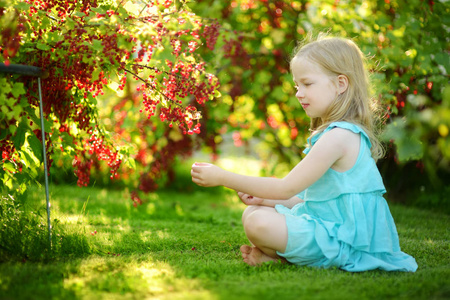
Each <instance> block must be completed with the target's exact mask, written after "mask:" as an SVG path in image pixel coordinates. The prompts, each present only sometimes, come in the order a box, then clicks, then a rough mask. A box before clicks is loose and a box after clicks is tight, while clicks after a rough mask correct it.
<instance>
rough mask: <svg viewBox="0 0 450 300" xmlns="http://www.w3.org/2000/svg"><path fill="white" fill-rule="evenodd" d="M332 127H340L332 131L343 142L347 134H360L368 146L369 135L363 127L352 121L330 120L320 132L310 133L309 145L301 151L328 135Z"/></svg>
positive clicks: (307, 149)
mask: <svg viewBox="0 0 450 300" xmlns="http://www.w3.org/2000/svg"><path fill="white" fill-rule="evenodd" d="M333 129H341V130H335V131H333V133H336V134H337V135H339V138H342V142H344V143H345V140H344V139H345V137H346V136H348V137H349V138H351V136H352V135H354V134H358V135H361V138H364V139H365V140H366V141H367V142H368V145H369V147H370V139H369V136H368V135H367V134H366V132H365V131H364V129H363V128H362V127H361V126H360V125H358V124H354V123H350V122H346V121H339V122H332V123H330V124H329V125H328V126H327V127H326V128H325V129H323V130H322V131H320V132H313V133H312V135H311V136H310V137H309V138H308V140H307V142H308V145H309V147H308V148H306V149H305V151H303V152H304V153H305V154H307V153H308V152H309V150H310V149H311V147H312V146H313V145H314V144H315V143H316V142H317V141H318V140H319V139H320V138H321V137H322V136H324V135H327V136H330V135H331V134H332V133H331V132H330V131H331V130H333Z"/></svg>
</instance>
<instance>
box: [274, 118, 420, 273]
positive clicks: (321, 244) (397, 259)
mask: <svg viewBox="0 0 450 300" xmlns="http://www.w3.org/2000/svg"><path fill="white" fill-rule="evenodd" d="M336 127H339V128H344V129H347V130H351V131H352V132H354V133H359V134H360V135H361V144H360V150H359V155H358V158H357V161H356V163H355V165H354V166H353V167H352V168H351V169H350V170H348V171H345V172H338V171H335V170H333V169H331V168H330V169H328V170H327V172H326V173H325V174H324V175H323V176H322V177H321V178H320V179H319V180H317V181H316V182H315V183H314V184H312V185H311V186H310V187H308V188H307V189H306V190H304V191H303V192H301V193H300V194H299V195H298V197H300V198H301V199H303V200H304V201H305V202H303V203H299V204H297V205H295V206H294V207H293V208H292V209H289V208H287V207H285V206H283V205H276V206H275V209H276V210H277V211H278V212H279V213H281V214H284V215H285V217H286V225H287V229H288V242H287V245H286V250H285V252H284V253H281V252H278V255H280V256H281V257H284V258H286V260H287V261H289V262H291V263H293V264H296V265H306V266H315V267H323V268H329V267H333V266H335V267H338V268H340V269H343V270H346V271H350V272H361V271H367V270H373V269H381V270H385V271H406V272H415V271H416V270H417V263H416V261H415V259H414V258H413V257H411V256H410V255H408V254H406V253H404V252H402V251H401V250H400V245H399V240H398V234H397V229H396V227H395V223H394V220H393V218H392V215H391V213H390V211H389V207H388V205H387V203H386V200H385V199H384V198H383V194H384V193H385V192H386V190H385V187H384V184H383V180H382V178H381V175H380V173H379V171H378V168H377V166H376V164H375V161H374V160H373V158H372V155H371V152H370V147H371V143H370V140H369V137H368V136H367V134H366V133H365V132H364V131H363V130H362V129H361V128H360V127H358V126H356V125H354V124H352V123H348V122H335V123H331V124H330V125H329V126H328V127H327V128H326V129H325V130H324V131H323V132H321V133H319V134H316V135H313V136H312V137H310V138H309V139H308V141H309V142H310V145H313V146H314V144H315V143H316V142H317V140H318V139H320V137H321V136H322V135H323V134H324V133H325V132H327V131H330V130H332V129H333V128H336ZM309 150H310V148H307V149H305V151H304V153H306V154H308V152H309Z"/></svg>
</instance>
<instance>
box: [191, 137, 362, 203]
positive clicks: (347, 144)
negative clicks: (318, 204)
mask: <svg viewBox="0 0 450 300" xmlns="http://www.w3.org/2000/svg"><path fill="white" fill-rule="evenodd" d="M351 135H355V134H354V133H353V132H350V131H349V130H345V129H341V128H335V129H332V130H330V131H328V132H326V133H324V134H323V136H322V137H321V138H320V139H319V140H318V141H317V142H316V143H315V144H314V147H312V149H311V150H310V152H309V153H308V155H307V156H306V157H305V158H304V159H303V160H302V161H300V163H298V164H297V166H295V167H294V168H293V169H292V170H291V172H289V174H288V175H287V176H286V177H284V178H282V179H279V178H271V177H252V176H245V175H240V174H236V173H232V172H229V171H226V170H223V169H221V168H219V167H217V166H215V165H212V164H205V163H200V164H197V163H196V164H194V165H193V166H192V170H191V175H192V181H193V182H194V183H196V184H198V185H200V186H218V185H223V186H225V187H228V188H230V189H233V190H236V191H241V192H243V193H245V194H249V195H253V196H255V197H260V198H266V199H274V200H284V201H286V200H285V199H291V198H292V197H293V196H295V195H297V194H298V193H300V192H301V191H303V190H305V189H306V188H307V187H309V186H310V185H311V184H313V183H314V182H315V181H317V180H318V179H319V178H320V177H322V175H323V174H325V172H326V171H327V170H328V169H329V168H331V167H332V166H333V165H334V164H336V163H338V162H339V161H340V160H341V159H342V158H346V157H345V156H346V155H347V153H349V151H350V149H351V148H352V147H353V148H354V147H357V148H358V147H359V144H357V143H356V142H355V141H356V139H354V138H352V136H351ZM358 141H359V139H358ZM353 150H354V149H353Z"/></svg>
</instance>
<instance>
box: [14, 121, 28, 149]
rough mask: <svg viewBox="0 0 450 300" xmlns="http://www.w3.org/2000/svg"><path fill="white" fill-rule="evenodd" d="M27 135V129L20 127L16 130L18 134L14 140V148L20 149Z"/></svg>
mask: <svg viewBox="0 0 450 300" xmlns="http://www.w3.org/2000/svg"><path fill="white" fill-rule="evenodd" d="M26 133H27V131H26V130H25V128H24V127H23V126H19V127H18V128H17V130H16V134H15V135H14V138H13V143H14V147H16V149H20V148H21V147H22V145H23V143H25V134H26Z"/></svg>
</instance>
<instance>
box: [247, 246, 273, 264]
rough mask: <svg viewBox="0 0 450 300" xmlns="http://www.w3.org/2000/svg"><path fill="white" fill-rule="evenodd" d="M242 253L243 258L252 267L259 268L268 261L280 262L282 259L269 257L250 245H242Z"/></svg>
mask: <svg viewBox="0 0 450 300" xmlns="http://www.w3.org/2000/svg"><path fill="white" fill-rule="evenodd" d="M240 250H241V253H242V258H243V259H244V262H245V263H246V264H248V265H250V266H258V265H260V264H262V263H265V262H268V261H279V260H280V258H273V257H271V256H268V255H267V254H265V253H264V252H262V251H261V250H259V249H258V248H256V247H251V246H248V245H242V246H241V249H240Z"/></svg>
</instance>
